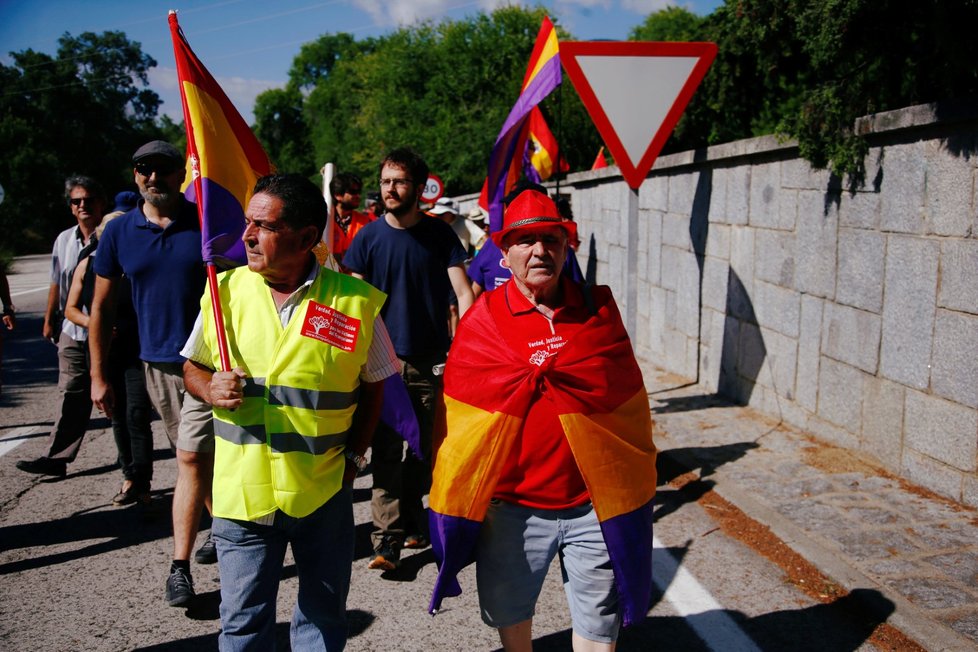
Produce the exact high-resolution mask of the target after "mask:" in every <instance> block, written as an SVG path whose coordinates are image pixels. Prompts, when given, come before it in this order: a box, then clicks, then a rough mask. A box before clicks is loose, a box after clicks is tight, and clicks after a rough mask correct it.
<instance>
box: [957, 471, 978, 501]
mask: <svg viewBox="0 0 978 652" xmlns="http://www.w3.org/2000/svg"><path fill="white" fill-rule="evenodd" d="M961 502H962V503H964V504H965V505H967V506H968V507H971V508H972V509H978V478H976V477H975V476H973V475H966V476H964V481H963V483H962V486H961Z"/></svg>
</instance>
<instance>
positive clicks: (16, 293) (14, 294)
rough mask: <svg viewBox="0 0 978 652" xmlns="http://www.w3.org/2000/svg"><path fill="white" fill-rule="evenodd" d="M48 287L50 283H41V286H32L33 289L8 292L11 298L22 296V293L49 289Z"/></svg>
mask: <svg viewBox="0 0 978 652" xmlns="http://www.w3.org/2000/svg"><path fill="white" fill-rule="evenodd" d="M50 288H51V286H50V285H42V286H41V287H39V288H34V289H33V290H21V291H20V292H13V293H11V294H10V298H11V299H13V298H14V297H19V296H22V295H24V294H32V293H34V292H40V291H41V290H49V289H50Z"/></svg>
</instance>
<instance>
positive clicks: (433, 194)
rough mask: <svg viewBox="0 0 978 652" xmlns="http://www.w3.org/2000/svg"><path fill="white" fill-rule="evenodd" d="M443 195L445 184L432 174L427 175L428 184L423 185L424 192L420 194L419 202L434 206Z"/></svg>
mask: <svg viewBox="0 0 978 652" xmlns="http://www.w3.org/2000/svg"><path fill="white" fill-rule="evenodd" d="M444 194H445V184H444V183H442V181H441V179H439V178H438V177H437V176H435V175H434V174H432V175H429V176H428V183H426V184H424V191H423V192H422V193H421V201H423V202H424V203H426V204H434V203H435V202H436V201H438V199H439V198H440V197H441V196H442V195H444Z"/></svg>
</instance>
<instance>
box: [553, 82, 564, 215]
mask: <svg viewBox="0 0 978 652" xmlns="http://www.w3.org/2000/svg"><path fill="white" fill-rule="evenodd" d="M563 98H564V85H563V84H561V85H560V86H558V87H557V161H556V162H555V163H554V165H556V166H557V182H556V184H555V187H554V194H555V195H556V196H557V199H560V157H561V152H560V144H561V143H562V142H564V141H563V138H564V102H563Z"/></svg>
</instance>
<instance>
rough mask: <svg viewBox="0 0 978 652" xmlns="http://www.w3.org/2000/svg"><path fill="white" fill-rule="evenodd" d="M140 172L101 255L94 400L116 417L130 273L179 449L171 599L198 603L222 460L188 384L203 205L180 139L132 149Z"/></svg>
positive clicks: (157, 387) (142, 347)
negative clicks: (206, 520) (208, 515)
mask: <svg viewBox="0 0 978 652" xmlns="http://www.w3.org/2000/svg"><path fill="white" fill-rule="evenodd" d="M132 162H133V178H134V180H135V182H136V187H137V188H139V194H140V195H141V199H140V200H139V202H138V204H137V205H136V207H135V208H134V209H132V210H131V211H129V212H128V213H126V214H125V215H122V216H121V217H119V218H117V219H115V220H113V221H112V222H111V223H110V224H109V225H108V226H107V227H106V229H105V231H104V232H103V233H102V240H101V243H100V245H99V250H98V251H99V253H98V256H96V258H95V264H94V270H95V274H96V279H95V293H94V296H93V298H92V311H91V316H90V319H89V325H90V326H89V327H90V328H91V331H92V399H93V400H94V402H95V404H96V405H97V406H98V408H99V409H100V410H103V411H105V413H106V415H109V416H111V415H112V412H113V410H114V409H115V393H114V391H113V388H112V385H111V383H110V382H109V376H110V374H109V351H110V344H111V341H112V329H113V327H114V326H115V307H116V304H117V302H118V300H117V294H118V292H119V291H120V289H119V288H120V285H121V282H122V277H123V275H125V276H126V277H128V279H129V282H130V283H131V284H132V299H133V306H134V307H135V310H136V321H137V324H138V332H139V357H140V359H141V360H142V361H143V369H144V371H145V374H146V387H147V390H148V391H149V397H150V401H151V402H152V403H153V407H154V408H155V409H156V411H157V413H159V415H160V417H161V418H162V420H163V428H164V430H165V431H166V436H167V438H168V439H169V440H170V446H171V447H172V448H174V449H175V450H176V455H177V483H176V487H174V490H173V562H172V563H171V565H170V574H169V576H168V577H167V580H166V592H165V599H166V602H167V603H168V604H169V605H170V606H173V607H184V606H188V605H189V604H190V603H191V602H192V601H193V599H194V596H195V592H194V585H193V578H192V576H191V574H190V553H191V551H192V550H193V546H194V542H195V540H196V538H197V530H198V528H199V527H200V517H201V511H202V509H203V507H204V506H205V505H208V509H209V505H210V489H211V477H212V473H213V466H214V430H213V425H212V423H211V410H210V406H209V405H207V404H206V403H203V402H202V401H200V400H198V399H196V398H194V397H193V396H189V395H188V394H187V392H186V390H185V388H184V385H183V363H184V358H183V356H181V355H180V350H181V348H182V347H183V345H184V343H186V341H187V336H188V335H190V331H191V329H192V328H193V323H194V319H195V317H196V315H197V311H198V310H199V303H200V297H201V295H202V294H203V292H204V284H205V280H206V276H205V271H204V263H203V258H202V256H201V235H200V222H199V220H198V218H197V207H196V206H194V204H192V203H191V202H189V201H187V200H186V198H185V197H184V196H183V193H181V192H180V185H181V184H182V183H183V180H184V177H185V176H186V168H185V165H184V157H183V154H181V153H180V152H179V151H178V150H177V148H175V147H174V146H173V145H171V144H170V143H167V142H164V141H161V140H154V141H151V142H148V143H146V144H145V145H143V146H142V147H140V148H139V149H137V150H136V152H135V153H134V154H133V157H132ZM194 559H195V561H197V562H198V563H201V564H213V563H216V562H217V552H216V549H215V547H214V542H213V540H212V539H211V538H210V537H209V536H208V538H207V540H206V541H205V542H204V544H203V545H202V546H201V547H200V549H199V550H198V551H197V553H196V555H195V556H194Z"/></svg>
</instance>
